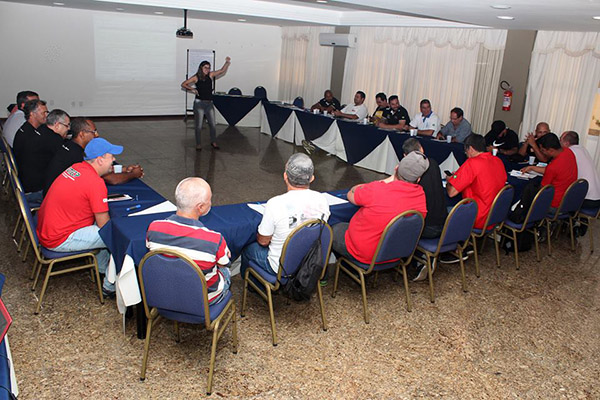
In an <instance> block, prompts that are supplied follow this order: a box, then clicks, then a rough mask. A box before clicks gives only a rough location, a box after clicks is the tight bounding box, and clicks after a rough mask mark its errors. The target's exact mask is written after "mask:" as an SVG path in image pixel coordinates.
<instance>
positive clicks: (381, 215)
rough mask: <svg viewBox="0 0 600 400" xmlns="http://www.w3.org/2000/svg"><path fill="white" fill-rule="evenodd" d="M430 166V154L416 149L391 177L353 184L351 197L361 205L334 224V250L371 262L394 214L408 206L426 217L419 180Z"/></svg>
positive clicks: (350, 199) (353, 202) (340, 253)
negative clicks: (348, 216) (351, 214)
mask: <svg viewBox="0 0 600 400" xmlns="http://www.w3.org/2000/svg"><path fill="white" fill-rule="evenodd" d="M427 168H429V160H428V159H427V157H426V156H425V155H424V154H423V153H421V152H419V151H413V152H411V153H410V154H408V155H406V156H404V157H403V158H402V160H401V161H400V163H399V164H398V165H397V166H396V169H395V170H394V174H393V175H391V176H390V177H388V178H386V179H384V180H380V181H374V182H371V183H365V184H360V185H356V186H354V187H352V189H350V191H349V192H348V195H347V196H348V201H349V202H350V203H352V204H355V205H357V206H360V209H359V210H358V211H357V212H356V214H354V216H353V217H352V219H351V220H350V223H346V222H343V223H339V224H336V225H334V226H333V251H334V252H335V253H336V254H338V255H341V256H345V257H348V258H350V259H354V260H357V261H359V262H361V263H364V264H368V263H370V262H371V259H372V258H373V255H374V254H375V250H376V249H377V243H379V239H380V238H381V234H382V233H383V230H384V229H385V227H386V226H387V224H388V223H389V222H390V221H391V220H392V218H394V217H395V216H396V215H398V214H400V213H402V212H404V211H407V210H416V211H419V212H420V213H421V214H423V217H425V216H426V215H427V205H426V200H425V192H424V191H423V188H422V187H421V186H419V185H418V182H419V180H420V179H421V176H422V175H423V174H424V173H425V171H426V170H427Z"/></svg>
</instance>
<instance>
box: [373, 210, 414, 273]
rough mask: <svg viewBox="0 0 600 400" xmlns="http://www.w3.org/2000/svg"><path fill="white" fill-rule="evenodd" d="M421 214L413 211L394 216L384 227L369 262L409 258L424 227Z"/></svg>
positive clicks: (376, 262)
mask: <svg viewBox="0 0 600 400" xmlns="http://www.w3.org/2000/svg"><path fill="white" fill-rule="evenodd" d="M424 224H425V223H424V220H423V214H421V213H420V212H418V211H415V210H408V211H404V212H403V213H400V214H398V215H397V216H395V217H394V218H393V219H392V220H391V221H390V222H389V223H388V224H387V226H386V227H385V229H384V230H383V233H382V234H381V238H380V239H379V243H378V244H377V249H376V250H375V254H374V255H373V260H372V261H371V266H370V268H369V270H370V269H371V268H373V267H374V265H375V264H378V263H383V262H386V261H391V260H397V259H400V258H407V257H411V256H412V255H413V253H414V251H415V249H416V248H417V244H418V243H419V238H420V237H421V232H422V231H423V226H424Z"/></svg>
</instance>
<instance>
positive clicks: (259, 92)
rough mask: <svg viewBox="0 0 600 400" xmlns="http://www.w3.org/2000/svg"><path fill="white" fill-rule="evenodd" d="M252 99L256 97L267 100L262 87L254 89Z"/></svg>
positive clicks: (265, 92) (265, 90) (265, 91)
mask: <svg viewBox="0 0 600 400" xmlns="http://www.w3.org/2000/svg"><path fill="white" fill-rule="evenodd" d="M254 97H258V98H259V99H261V100H267V89H265V88H264V87H262V86H257V87H256V88H254Z"/></svg>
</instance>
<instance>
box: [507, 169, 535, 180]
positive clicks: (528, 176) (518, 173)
mask: <svg viewBox="0 0 600 400" xmlns="http://www.w3.org/2000/svg"><path fill="white" fill-rule="evenodd" d="M510 176H514V177H515V178H519V179H531V178H533V177H534V176H535V175H533V174H530V173H528V172H521V171H517V170H516V169H513V170H512V171H510Z"/></svg>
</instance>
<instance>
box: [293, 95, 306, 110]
mask: <svg viewBox="0 0 600 400" xmlns="http://www.w3.org/2000/svg"><path fill="white" fill-rule="evenodd" d="M293 104H294V106H295V107H298V108H304V99H303V98H302V97H300V96H298V97H296V98H295V99H294V102H293Z"/></svg>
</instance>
